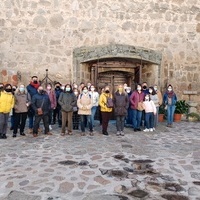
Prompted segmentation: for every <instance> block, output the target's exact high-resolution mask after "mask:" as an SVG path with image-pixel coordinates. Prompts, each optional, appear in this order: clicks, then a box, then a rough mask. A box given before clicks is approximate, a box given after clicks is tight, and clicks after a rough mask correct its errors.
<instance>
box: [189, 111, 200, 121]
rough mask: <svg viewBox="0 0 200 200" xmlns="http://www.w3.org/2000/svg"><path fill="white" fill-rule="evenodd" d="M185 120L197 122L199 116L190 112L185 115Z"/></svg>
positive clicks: (199, 118)
mask: <svg viewBox="0 0 200 200" xmlns="http://www.w3.org/2000/svg"><path fill="white" fill-rule="evenodd" d="M187 119H188V120H189V121H199V120H200V115H199V114H198V113H194V112H191V113H189V114H187Z"/></svg>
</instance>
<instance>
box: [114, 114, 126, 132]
mask: <svg viewBox="0 0 200 200" xmlns="http://www.w3.org/2000/svg"><path fill="white" fill-rule="evenodd" d="M124 122H125V116H116V126H117V131H123V130H124Z"/></svg>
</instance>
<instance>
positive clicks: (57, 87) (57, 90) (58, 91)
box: [53, 82, 62, 127]
mask: <svg viewBox="0 0 200 200" xmlns="http://www.w3.org/2000/svg"><path fill="white" fill-rule="evenodd" d="M60 87H61V84H60V83H59V82H57V83H56V84H55V95H56V108H55V109H54V110H53V124H55V123H56V119H57V121H58V126H59V127H61V125H62V121H61V107H60V105H59V103H58V99H59V96H60V94H61V92H62V90H61V88H60Z"/></svg>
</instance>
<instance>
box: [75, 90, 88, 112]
mask: <svg viewBox="0 0 200 200" xmlns="http://www.w3.org/2000/svg"><path fill="white" fill-rule="evenodd" d="M77 106H78V114H79V115H91V108H92V98H91V95H90V94H89V93H86V94H84V93H81V94H80V95H79V97H78V101H77Z"/></svg>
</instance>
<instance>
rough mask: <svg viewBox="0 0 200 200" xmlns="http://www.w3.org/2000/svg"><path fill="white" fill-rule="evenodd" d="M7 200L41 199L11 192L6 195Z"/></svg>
mask: <svg viewBox="0 0 200 200" xmlns="http://www.w3.org/2000/svg"><path fill="white" fill-rule="evenodd" d="M7 199H8V200H16V199H20V200H41V199H42V198H41V197H40V196H37V195H27V194H25V193H23V192H19V191H11V192H10V193H9V194H8V197H7Z"/></svg>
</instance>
